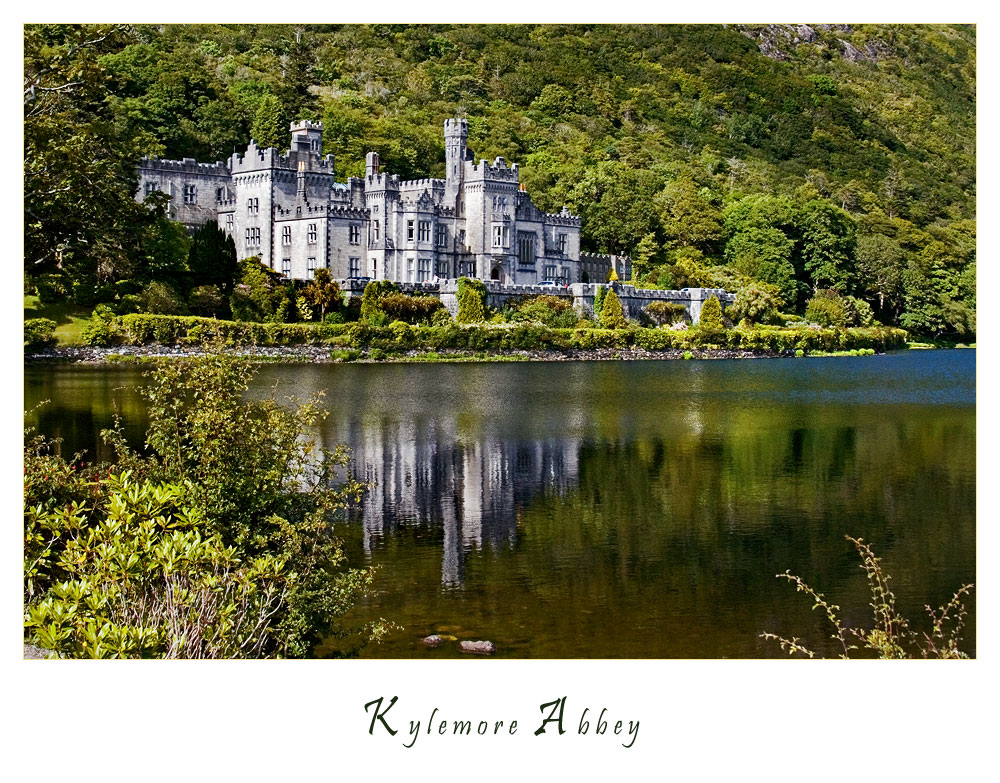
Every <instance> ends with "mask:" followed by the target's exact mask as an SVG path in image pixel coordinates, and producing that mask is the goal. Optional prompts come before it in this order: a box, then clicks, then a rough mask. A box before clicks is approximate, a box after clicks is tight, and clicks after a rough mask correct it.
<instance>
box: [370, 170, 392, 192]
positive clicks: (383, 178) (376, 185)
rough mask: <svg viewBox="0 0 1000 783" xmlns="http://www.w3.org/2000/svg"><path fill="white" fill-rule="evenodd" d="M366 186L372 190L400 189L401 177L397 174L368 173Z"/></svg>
mask: <svg viewBox="0 0 1000 783" xmlns="http://www.w3.org/2000/svg"><path fill="white" fill-rule="evenodd" d="M365 186H366V187H367V188H370V189H372V190H399V177H398V176H397V175H396V174H368V175H367V176H365Z"/></svg>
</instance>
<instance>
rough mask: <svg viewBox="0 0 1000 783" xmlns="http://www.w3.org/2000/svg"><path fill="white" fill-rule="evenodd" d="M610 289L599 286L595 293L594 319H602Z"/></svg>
mask: <svg viewBox="0 0 1000 783" xmlns="http://www.w3.org/2000/svg"><path fill="white" fill-rule="evenodd" d="M607 293H608V289H607V288H606V287H605V286H603V285H599V286H597V291H595V292H594V318H596V319H598V320H600V318H601V308H602V307H604V297H605V296H606V295H607Z"/></svg>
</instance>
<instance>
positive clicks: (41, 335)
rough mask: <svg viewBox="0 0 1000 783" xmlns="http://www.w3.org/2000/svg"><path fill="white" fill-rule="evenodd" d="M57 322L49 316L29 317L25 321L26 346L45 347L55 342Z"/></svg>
mask: <svg viewBox="0 0 1000 783" xmlns="http://www.w3.org/2000/svg"><path fill="white" fill-rule="evenodd" d="M55 329H56V322H55V321H53V320H50V319H48V318H29V319H28V320H26V321H25V322H24V347H25V348H26V349H28V348H45V347H47V346H49V345H52V344H53V343H55V337H54V336H53V334H52V333H53V332H54V331H55Z"/></svg>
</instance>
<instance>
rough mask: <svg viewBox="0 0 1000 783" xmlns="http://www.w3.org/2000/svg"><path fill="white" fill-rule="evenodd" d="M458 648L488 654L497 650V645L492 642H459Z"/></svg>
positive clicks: (467, 651) (463, 650) (466, 651)
mask: <svg viewBox="0 0 1000 783" xmlns="http://www.w3.org/2000/svg"><path fill="white" fill-rule="evenodd" d="M458 649H459V650H461V651H462V652H464V653H476V654H478V655H490V654H492V653H495V652H496V651H497V646H496V645H495V644H493V642H459V643H458Z"/></svg>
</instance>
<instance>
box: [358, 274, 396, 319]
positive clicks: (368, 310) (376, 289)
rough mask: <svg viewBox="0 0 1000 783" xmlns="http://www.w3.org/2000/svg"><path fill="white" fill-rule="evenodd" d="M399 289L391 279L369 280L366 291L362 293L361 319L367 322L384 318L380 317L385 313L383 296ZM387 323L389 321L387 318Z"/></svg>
mask: <svg viewBox="0 0 1000 783" xmlns="http://www.w3.org/2000/svg"><path fill="white" fill-rule="evenodd" d="M398 291H399V288H397V287H396V284H395V283H393V282H392V281H391V280H372V281H371V282H369V283H368V285H366V286H365V292H364V293H363V294H362V295H361V316H360V317H361V320H362V321H365V322H367V323H376V322H377V321H381V320H383V319H382V318H380V317H379V316H384V315H385V312H384V311H383V310H382V306H381V304H382V298H383V297H384V296H386V295H387V294H391V293H395V292H398ZM386 323H388V321H387V320H386Z"/></svg>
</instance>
